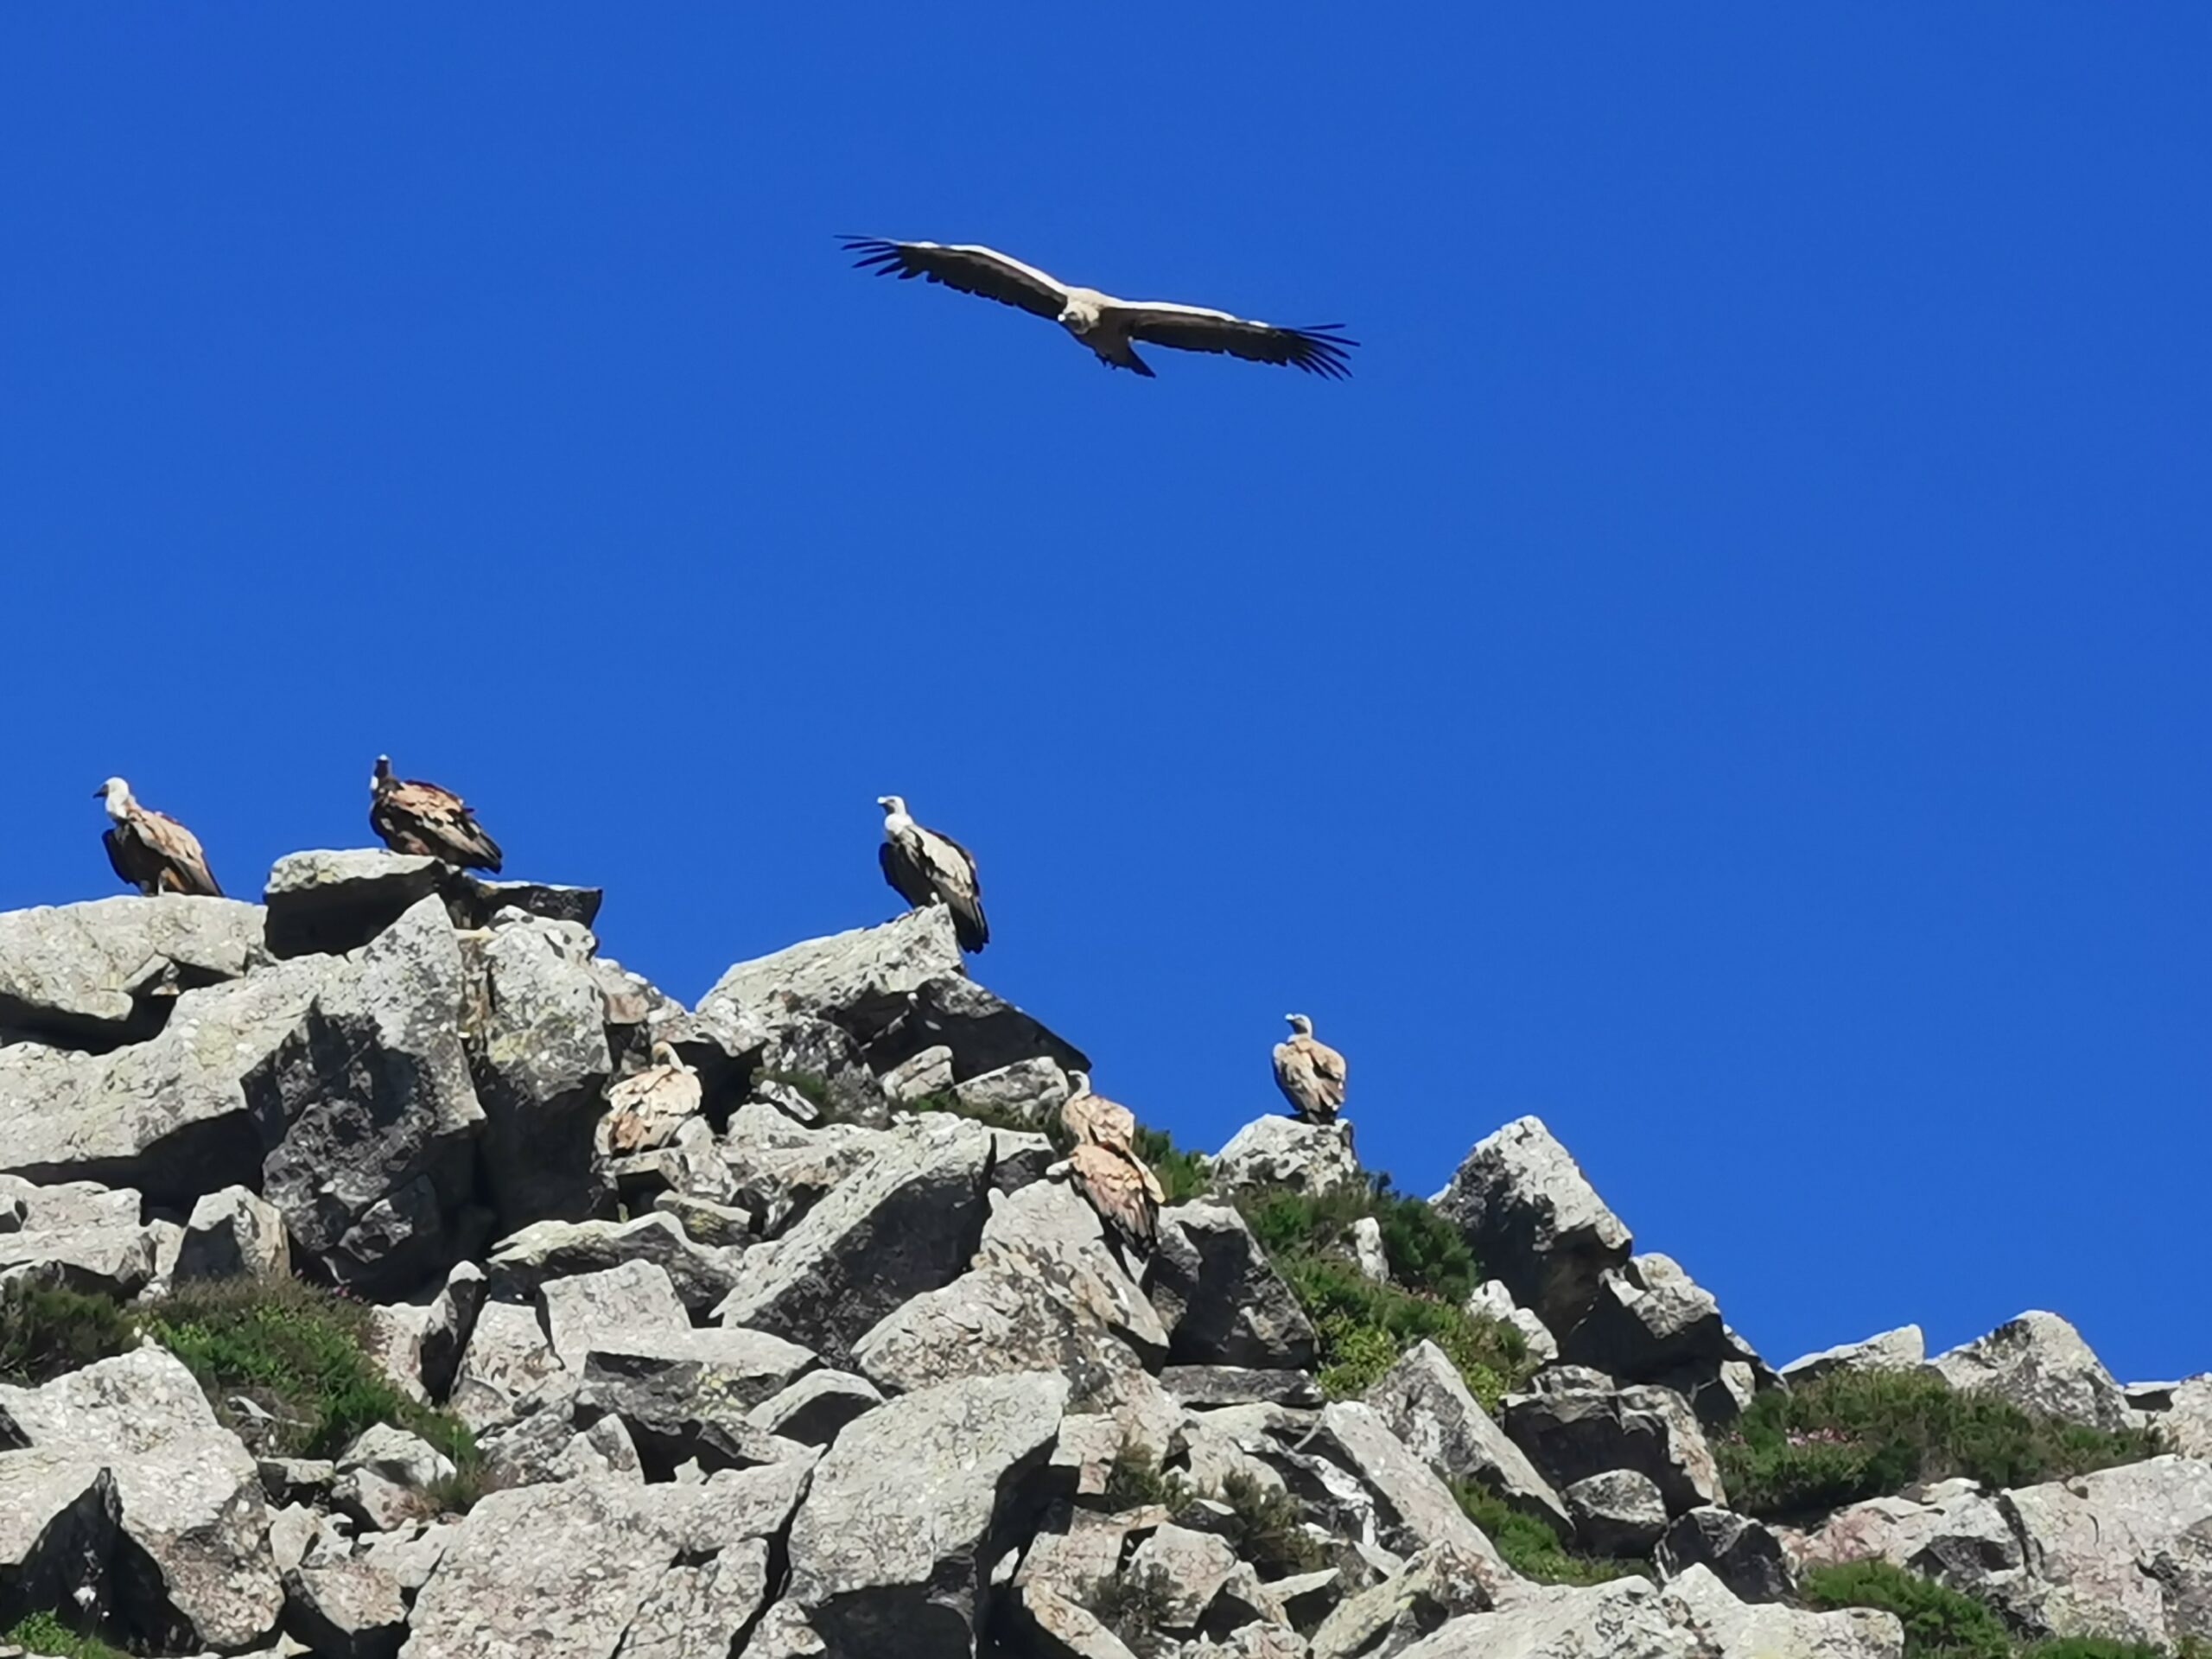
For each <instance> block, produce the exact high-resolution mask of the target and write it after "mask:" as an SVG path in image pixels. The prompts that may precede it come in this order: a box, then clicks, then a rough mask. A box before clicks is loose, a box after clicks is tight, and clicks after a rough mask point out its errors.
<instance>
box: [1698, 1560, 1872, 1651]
mask: <svg viewBox="0 0 2212 1659" xmlns="http://www.w3.org/2000/svg"><path fill="white" fill-rule="evenodd" d="M1664 1600H1665V1602H1666V1603H1667V1604H1668V1605H1670V1606H1673V1607H1678V1608H1681V1609H1682V1610H1684V1611H1687V1612H1688V1614H1689V1616H1690V1618H1692V1619H1693V1620H1694V1623H1695V1624H1696V1625H1697V1626H1699V1627H1700V1628H1701V1630H1702V1632H1703V1634H1704V1636H1705V1637H1706V1643H1707V1646H1708V1649H1709V1648H1710V1646H1712V1645H1714V1644H1717V1645H1718V1647H1719V1659H1903V1655H1904V1626H1903V1625H1902V1624H1899V1623H1898V1621H1897V1615H1896V1614H1895V1613H1885V1612H1882V1611H1878V1610H1877V1609H1875V1608H1872V1607H1845V1608H1840V1609H1838V1610H1837V1611H1834V1612H1832V1613H1814V1612H1806V1611H1801V1610H1800V1609H1798V1608H1796V1607H1790V1606H1785V1605H1782V1604H1780V1603H1777V1602H1763V1603H1758V1604H1756V1605H1754V1604H1749V1603H1745V1602H1743V1601H1740V1600H1738V1599H1737V1598H1736V1597H1735V1596H1734V1595H1733V1594H1732V1593H1731V1592H1730V1591H1729V1589H1728V1586H1726V1585H1725V1584H1723V1583H1721V1581H1720V1580H1719V1579H1718V1578H1717V1577H1715V1576H1714V1575H1713V1571H1712V1569H1711V1568H1709V1567H1689V1568H1688V1569H1686V1570H1685V1571H1684V1572H1682V1573H1681V1574H1679V1575H1678V1576H1676V1577H1675V1578H1674V1579H1671V1580H1669V1581H1668V1584H1667V1588H1666V1592H1665V1596H1664Z"/></svg>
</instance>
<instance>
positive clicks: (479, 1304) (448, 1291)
mask: <svg viewBox="0 0 2212 1659" xmlns="http://www.w3.org/2000/svg"><path fill="white" fill-rule="evenodd" d="M485 1291H486V1280H485V1277H484V1269H483V1268H480V1267H478V1266H477V1265H476V1264H475V1263H474V1262H454V1265H453V1269H452V1271H451V1272H449V1273H448V1274H446V1282H445V1285H444V1287H442V1289H441V1290H440V1291H439V1292H438V1294H437V1298H436V1300H434V1301H433V1302H432V1303H431V1304H430V1306H429V1313H427V1314H426V1315H425V1316H424V1318H423V1336H422V1340H421V1343H420V1344H419V1355H420V1358H419V1374H420V1376H421V1377H422V1382H423V1391H424V1392H425V1393H426V1394H427V1395H429V1397H430V1398H431V1399H433V1400H442V1399H444V1398H445V1397H446V1396H447V1395H448V1394H450V1393H452V1392H453V1385H454V1377H455V1376H457V1375H458V1374H459V1372H460V1370H461V1355H463V1354H464V1353H466V1352H467V1351H468V1339H469V1338H470V1337H471V1336H473V1335H474V1333H475V1331H476V1317H477V1315H478V1314H479V1313H480V1312H482V1310H483V1306H484V1297H485Z"/></svg>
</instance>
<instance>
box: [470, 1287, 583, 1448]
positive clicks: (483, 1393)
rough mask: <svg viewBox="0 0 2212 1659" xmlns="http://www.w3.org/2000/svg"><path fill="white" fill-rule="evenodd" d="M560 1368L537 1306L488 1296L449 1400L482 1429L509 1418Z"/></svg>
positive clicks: (477, 1429) (476, 1429)
mask: <svg viewBox="0 0 2212 1659" xmlns="http://www.w3.org/2000/svg"><path fill="white" fill-rule="evenodd" d="M562 1370H563V1366H562V1363H561V1362H560V1360H559V1358H558V1357H556V1355H555V1354H554V1352H553V1344H552V1343H551V1342H550V1340H548V1338H547V1337H546V1335H545V1326H544V1325H543V1322H541V1321H540V1319H538V1317H537V1309H535V1308H532V1307H528V1306H519V1305H518V1304H516V1303H513V1302H498V1301H487V1302H486V1303H485V1304H484V1306H483V1307H482V1308H481V1309H480V1311H479V1312H478V1313H477V1316H476V1320H475V1324H474V1326H473V1327H472V1329H471V1330H470V1332H469V1337H468V1345H467V1348H466V1349H465V1350H464V1351H462V1353H461V1365H460V1369H459V1370H457V1371H456V1373H455V1374H454V1384H453V1392H452V1395H451V1396H450V1398H449V1400H448V1405H449V1406H450V1407H451V1408H452V1410H453V1414H454V1416H456V1417H458V1418H460V1419H461V1421H462V1422H464V1423H466V1424H467V1425H468V1427H469V1428H470V1430H471V1431H473V1432H474V1433H479V1434H481V1433H484V1432H485V1431H486V1430H487V1429H489V1428H492V1427H495V1426H497V1425H499V1424H500V1423H504V1422H508V1421H512V1419H513V1418H514V1416H515V1414H516V1408H517V1406H518V1403H519V1402H521V1401H523V1400H524V1399H525V1398H527V1397H528V1396H529V1395H531V1394H532V1393H533V1392H534V1391H535V1390H537V1389H538V1388H540V1387H541V1386H543V1384H544V1383H546V1382H547V1381H548V1380H549V1379H550V1378H552V1377H555V1376H559V1375H560V1374H561V1372H562Z"/></svg>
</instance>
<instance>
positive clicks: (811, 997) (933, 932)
mask: <svg viewBox="0 0 2212 1659" xmlns="http://www.w3.org/2000/svg"><path fill="white" fill-rule="evenodd" d="M960 971H961V966H960V946H959V944H958V943H957V941H956V940H955V939H954V938H953V937H952V916H951V912H949V911H946V910H944V908H943V907H942V906H931V907H929V908H926V909H923V910H915V911H909V912H907V913H906V914H905V915H904V916H900V917H899V918H895V919H894V920H892V921H889V922H886V923H884V924H883V925H881V926H880V927H861V928H855V929H853V930H852V931H849V932H845V933H836V934H832V935H831V936H830V937H829V938H821V939H808V940H805V941H804V942H803V943H801V944H794V945H790V946H787V947H786V948H785V949H784V950H779V951H777V952H775V953H774V954H773V955H772V956H766V957H756V958H754V959H753V961H751V962H741V963H738V964H737V965H736V966H735V967H734V968H732V969H729V970H728V972H726V973H725V974H723V975H722V976H721V978H720V979H718V980H716V981H715V984H714V988H713V989H711V990H709V992H708V993H707V994H706V995H704V996H702V997H701V998H700V999H699V1012H700V1014H702V1015H703V1016H707V1017H709V1018H712V1019H716V1020H722V1021H725V1022H727V1023H728V1024H730V1025H732V1026H741V1025H743V1024H746V1023H747V1022H750V1023H751V1024H752V1025H753V1026H754V1027H758V1028H760V1029H764V1030H765V1029H766V1028H767V1027H773V1026H778V1025H781V1024H783V1023H785V1021H786V1020H791V1019H792V1018H794V1017H796V1016H801V1015H805V1016H811V1017H813V1018H815V1019H820V1020H834V1021H835V1022H836V1023H837V1024H839V1025H841V1026H843V1027H845V1028H846V1029H847V1030H848V1031H850V1032H852V1033H855V1034H856V1035H861V1036H863V1037H867V1036H872V1035H874V1033H877V1032H880V1030H882V1029H883V1028H884V1027H886V1026H887V1025H888V1024H890V1023H891V1021H892V1020H893V1019H894V1018H896V1017H897V1016H898V1015H899V1014H900V1013H902V1012H903V1011H904V1010H905V1008H906V999H907V997H908V996H909V995H911V994H912V992H913V991H915V990H917V989H918V988H920V987H921V986H922V985H924V984H925V983H927V982H929V981H931V980H932V979H934V978H937V977H938V976H940V975H946V974H954V975H957V974H958V973H960Z"/></svg>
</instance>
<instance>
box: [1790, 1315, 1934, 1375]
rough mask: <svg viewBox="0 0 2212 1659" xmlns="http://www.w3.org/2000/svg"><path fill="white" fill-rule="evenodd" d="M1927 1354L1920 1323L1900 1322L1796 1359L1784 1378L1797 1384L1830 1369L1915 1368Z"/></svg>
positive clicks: (1899, 1369) (1913, 1369)
mask: <svg viewBox="0 0 2212 1659" xmlns="http://www.w3.org/2000/svg"><path fill="white" fill-rule="evenodd" d="M1927 1357H1928V1344H1927V1338H1925V1337H1924V1336H1923V1334H1922V1332H1921V1329H1920V1327H1919V1326H1918V1325H1899V1326H1898V1327H1897V1329H1896V1330H1894V1331H1885V1332H1881V1333H1880V1334H1879V1335H1878V1336H1872V1337H1868V1338H1866V1340H1865V1341H1864V1342H1847V1343H1844V1344H1841V1345H1840V1346H1838V1347H1834V1348H1823V1349H1822V1350H1821V1351H1820V1352H1819V1353H1816V1354H1807V1355H1805V1356H1804V1357H1802V1358H1800V1359H1793V1360H1791V1361H1790V1362H1789V1364H1787V1365H1785V1366H1783V1368H1782V1380H1783V1382H1785V1383H1790V1384H1791V1385H1793V1386H1795V1385H1796V1384H1797V1383H1812V1382H1816V1381H1818V1380H1819V1379H1820V1378H1821V1377H1823V1376H1827V1375H1828V1374H1829V1373H1830V1372H1831V1371H1916V1370H1919V1369H1920V1368H1921V1365H1922V1364H1923V1363H1924V1362H1925V1361H1926V1359H1927Z"/></svg>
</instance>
